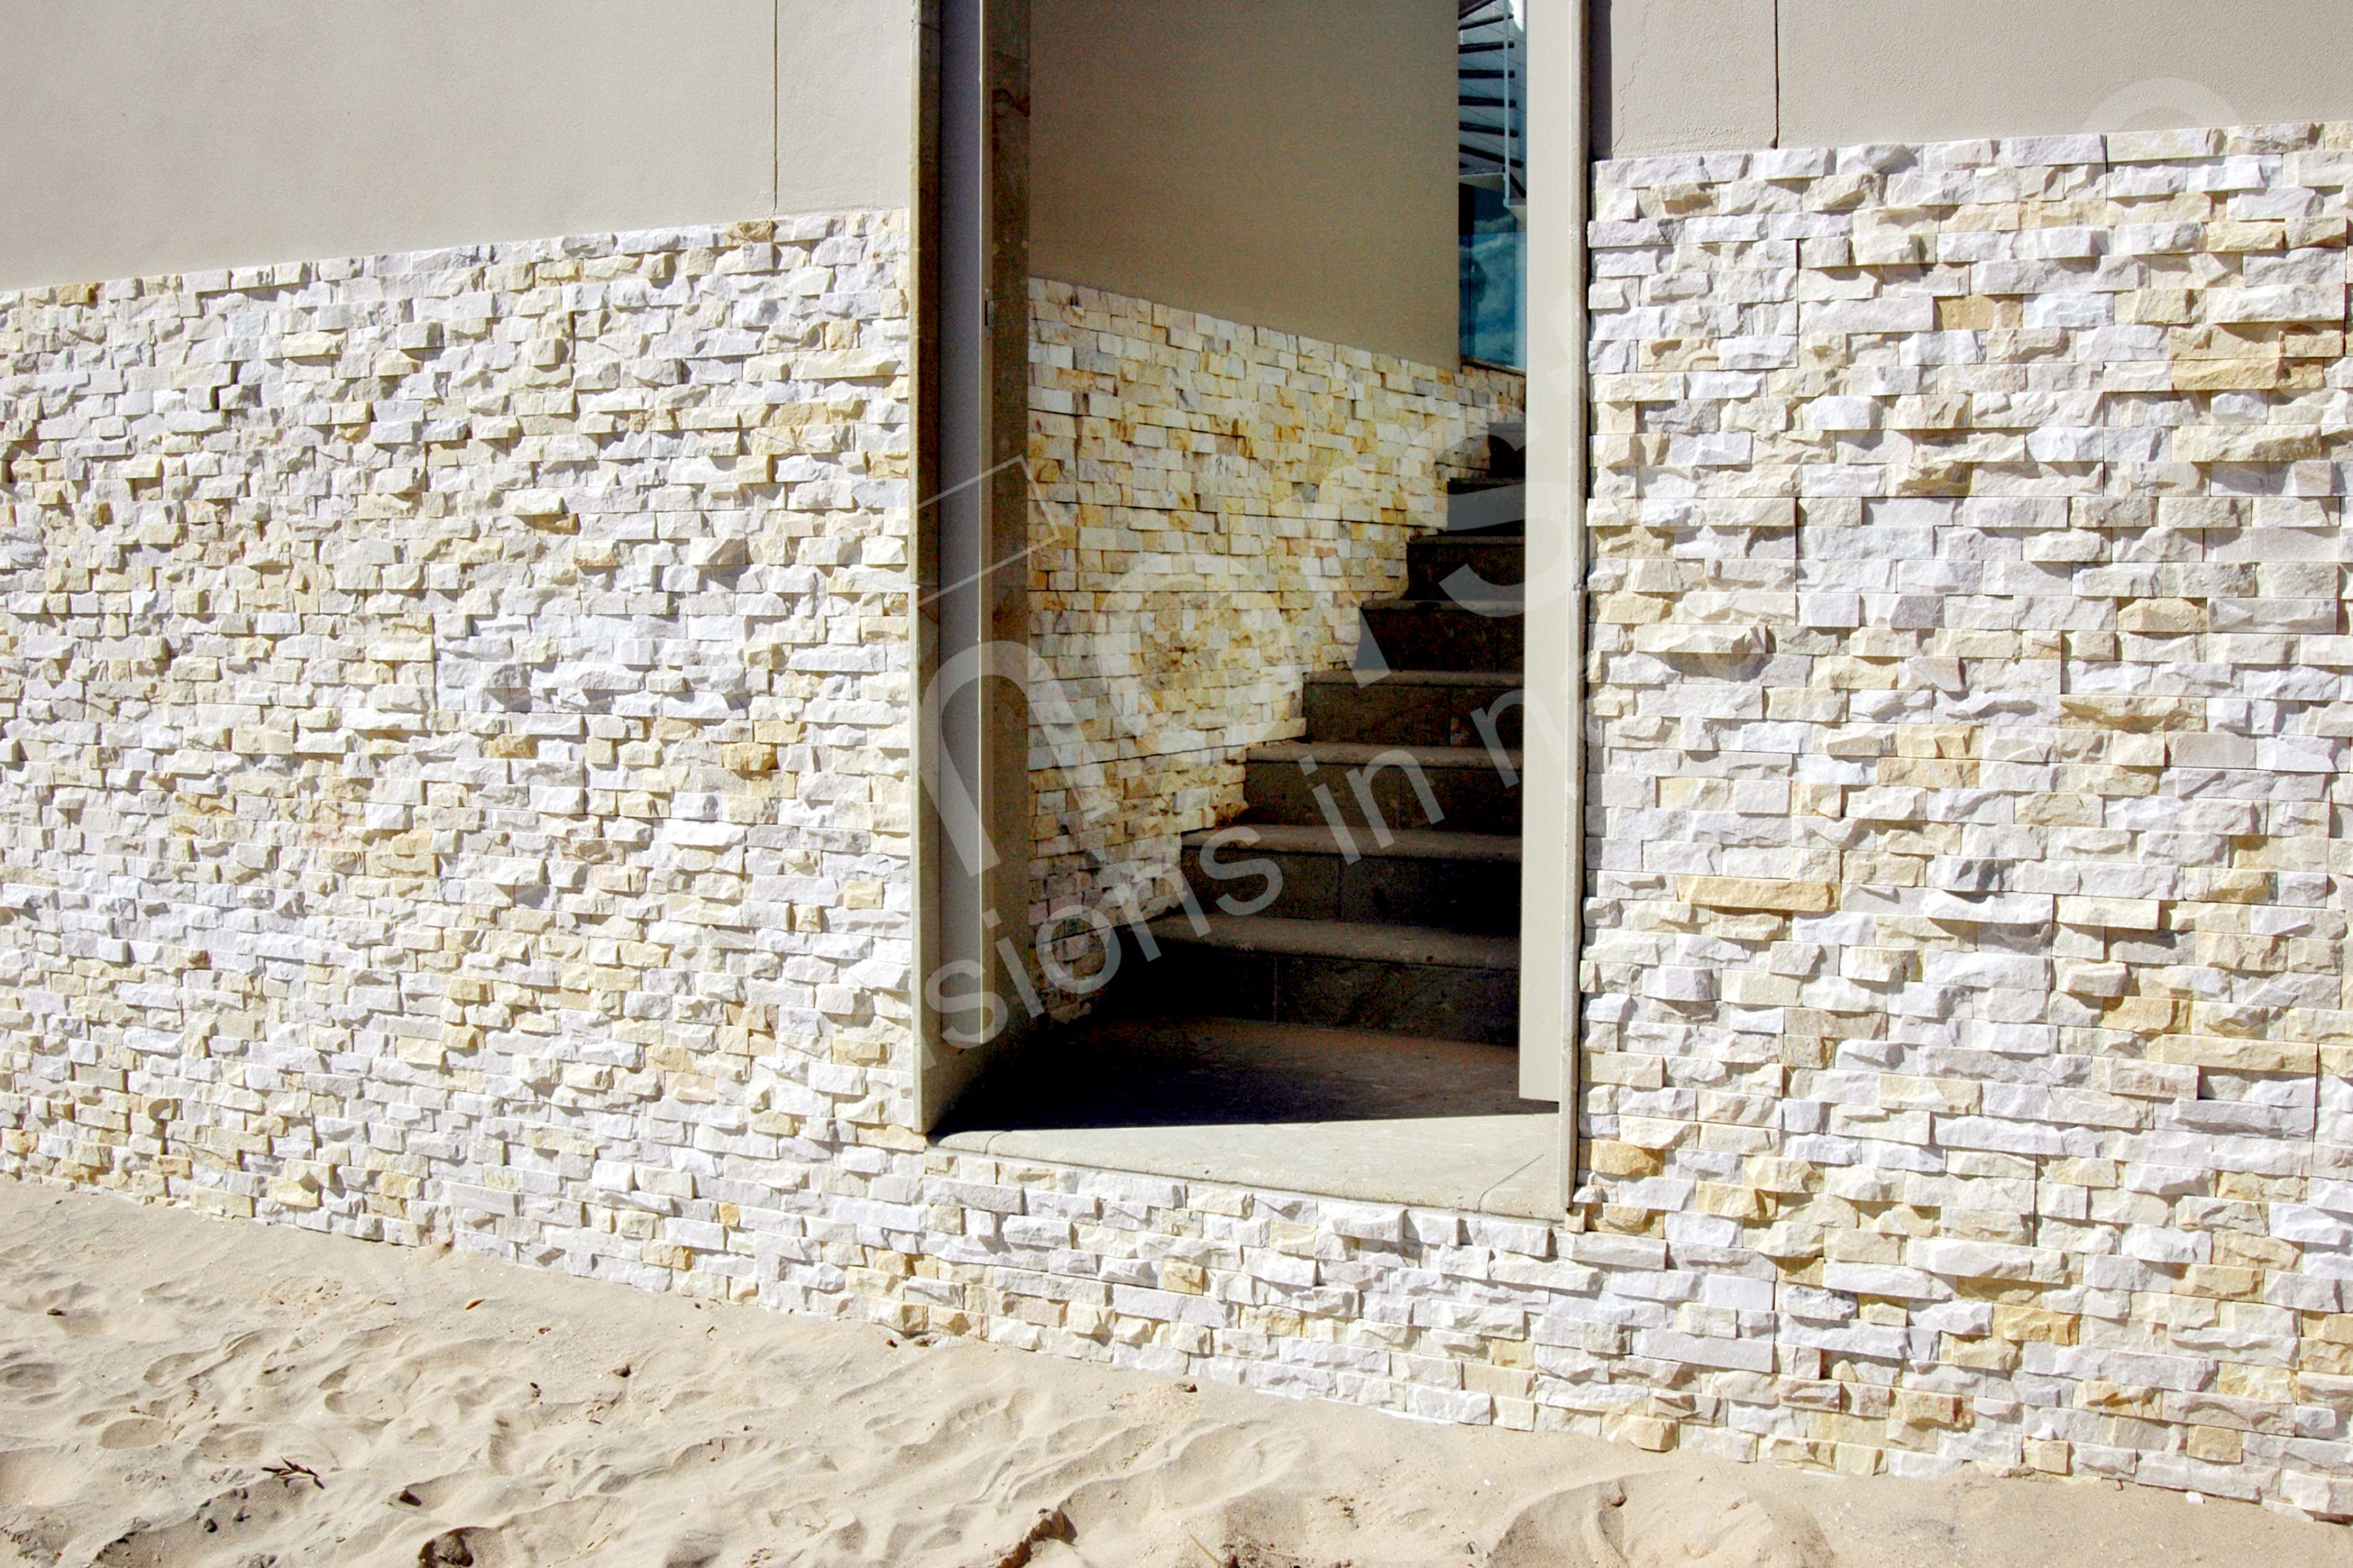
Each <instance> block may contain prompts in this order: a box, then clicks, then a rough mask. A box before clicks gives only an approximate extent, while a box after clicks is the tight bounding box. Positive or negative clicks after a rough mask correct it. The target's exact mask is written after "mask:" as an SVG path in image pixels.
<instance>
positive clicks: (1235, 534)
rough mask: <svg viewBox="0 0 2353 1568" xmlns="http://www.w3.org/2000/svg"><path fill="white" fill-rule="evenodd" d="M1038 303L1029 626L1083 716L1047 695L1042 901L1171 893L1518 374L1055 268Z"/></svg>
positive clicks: (1043, 904) (1498, 417) (1042, 722)
mask: <svg viewBox="0 0 2353 1568" xmlns="http://www.w3.org/2000/svg"><path fill="white" fill-rule="evenodd" d="M1030 322H1031V327H1030V333H1031V355H1030V369H1031V379H1030V397H1029V415H1030V437H1029V459H1030V478H1031V485H1030V496H1031V511H1030V542H1031V546H1032V549H1033V552H1034V553H1033V554H1032V555H1031V557H1030V584H1029V590H1030V628H1031V637H1032V639H1033V646H1034V647H1035V648H1036V650H1037V652H1038V654H1039V657H1040V658H1041V659H1042V661H1043V663H1044V665H1045V667H1046V668H1047V669H1049V670H1050V672H1051V673H1052V675H1053V676H1054V678H1055V682H1056V689H1057V691H1058V693H1059V697H1060V703H1059V705H1058V706H1059V716H1060V717H1065V718H1067V719H1068V720H1069V721H1070V722H1068V723H1058V722H1056V719H1057V717H1058V713H1057V711H1055V710H1047V709H1045V708H1044V707H1043V705H1040V707H1039V709H1034V710H1033V712H1032V723H1033V728H1032V737H1033V738H1032V742H1031V744H1032V766H1033V769H1034V770H1035V772H1034V784H1035V788H1036V801H1037V823H1038V827H1037V847H1036V855H1037V862H1036V867H1035V878H1034V887H1035V896H1036V899H1037V900H1038V902H1037V907H1036V909H1035V910H1033V919H1034V920H1040V921H1042V920H1043V919H1044V918H1045V917H1046V915H1047V914H1048V913H1049V912H1050V911H1052V910H1062V909H1067V908H1070V907H1072V906H1074V905H1075V906H1084V907H1088V908H1103V907H1106V906H1115V905H1117V904H1118V903H1119V902H1121V901H1122V900H1123V898H1124V896H1125V895H1130V894H1132V895H1133V896H1134V908H1136V909H1137V910H1141V911H1143V912H1147V913H1153V912H1157V911H1158V910H1161V909H1163V908H1166V906H1167V905H1168V904H1169V903H1170V902H1171V901H1172V900H1173V898H1174V896H1175V893H1176V889H1177V887H1178V885H1179V882H1180V879H1179V876H1178V872H1177V847H1178V840H1179V838H1180V837H1181V836H1182V835H1183V834H1185V833H1187V832H1190V831H1193V830H1195V829H1198V828H1204V827H1209V826H1215V825H1216V824H1217V823H1219V822H1220V821H1227V820H1230V819H1231V818H1232V817H1233V816H1236V815H1237V814H1239V813H1240V810H1241V806H1242V799H1241V790H1242V769H1241V757H1242V753H1243V752H1245V751H1247V750H1248V749H1249V748H1250V747H1251V746H1254V745H1259V744H1261V743H1263V742H1269V741H1276V740H1283V739H1288V738H1291V737H1295V736H1297V735H1299V734H1300V733H1302V732H1303V727H1304V726H1303V715H1302V710H1301V677H1302V676H1303V674H1304V673H1305V672H1307V671H1309V670H1314V669H1333V668H1345V667H1346V666H1347V665H1348V664H1349V663H1350V662H1351V660H1352V659H1353V658H1355V657H1356V642H1357V636H1358V630H1359V622H1358V618H1357V615H1356V609H1357V606H1358V605H1361V604H1363V603H1364V602H1365V601H1366V600H1367V599H1373V598H1378V597H1381V596H1382V595H1389V594H1394V593H1396V592H1398V589H1399V588H1400V587H1401V586H1402V584H1403V583H1404V581H1405V547H1406V542H1407V541H1408V540H1409V539H1410V538H1411V537H1412V536H1413V535H1414V534H1416V533H1417V532H1426V531H1430V530H1432V529H1438V528H1442V527H1443V526H1444V525H1445V517H1446V510H1445V509H1446V500H1445V491H1446V480H1447V479H1449V478H1451V477H1454V476H1458V475H1467V474H1469V473H1471V472H1472V471H1474V469H1475V468H1477V467H1478V466H1479V465H1480V464H1482V463H1483V455H1482V454H1480V453H1478V452H1476V451H1474V447H1475V446H1476V443H1477V438H1478V437H1482V436H1483V435H1484V434H1485V432H1486V430H1487V427H1488V426H1491V425H1493V424H1495V423H1498V422H1507V421H1516V420H1517V419H1519V418H1520V417H1521V408H1522V405H1523V401H1524V390H1523V389H1524V381H1523V378H1522V377H1520V376H1517V375H1514V374H1508V373H1504V372H1498V371H1491V370H1484V369H1481V368H1479V367H1475V366H1466V367H1464V368H1462V369H1461V370H1439V369H1435V368H1433V367H1431V366H1428V365H1419V364H1413V363H1409V362H1407V361H1403V360H1398V359H1395V358H1391V357H1389V356H1387V355H1381V354H1375V353H1366V352H1364V351H1362V350H1358V349H1350V348H1344V347H1341V346H1338V345H1335V344H1333V343H1326V342H1317V341H1315V340H1314V339H1312V338H1301V337H1297V336H1293V335H1292V334H1289V333H1284V332H1276V331H1270V330H1266V329H1262V328H1256V327H1250V326H1244V325H1241V324H1239V323H1237V322H1232V321H1219V320H1217V319H1216V318H1214V317H1208V316H1201V315H1196V314H1193V313H1191V312H1188V311H1184V310H1171V309H1169V308H1168V307H1166V306H1164V305H1155V304H1153V303H1151V302H1149V301H1147V300H1136V299H1132V298H1128V297H1126V296H1123V295H1118V294H1109V293H1104V292H1103V291H1101V290H1098V289H1085V288H1081V287H1078V286H1075V285H1072V284H1068V283H1058V282H1049V281H1045V280H1042V279H1041V280H1033V282H1032V284H1031V288H1030ZM1066 942H1067V943H1068V945H1070V946H1071V947H1072V948H1074V949H1092V950H1093V951H1094V952H1097V953H1099V952H1100V947H1099V944H1098V943H1097V942H1095V940H1094V939H1093V938H1092V937H1091V936H1087V935H1084V934H1082V935H1079V936H1077V937H1071V938H1066ZM1069 959H1070V962H1071V963H1074V964H1078V963H1083V955H1082V953H1079V952H1072V953H1071V954H1070V955H1069Z"/></svg>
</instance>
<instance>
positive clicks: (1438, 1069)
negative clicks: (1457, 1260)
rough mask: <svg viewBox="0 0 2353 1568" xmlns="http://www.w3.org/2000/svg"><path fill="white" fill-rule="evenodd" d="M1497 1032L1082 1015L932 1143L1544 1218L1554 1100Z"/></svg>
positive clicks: (1553, 1196) (991, 1086) (997, 1075)
mask: <svg viewBox="0 0 2353 1568" xmlns="http://www.w3.org/2000/svg"><path fill="white" fill-rule="evenodd" d="M1517 1079H1518V1064H1517V1062H1516V1060H1515V1059H1514V1055H1513V1053H1512V1052H1511V1051H1510V1050H1508V1049H1505V1048H1503V1047H1495V1046H1482V1045H1474V1044H1468V1043H1464V1042H1461V1041H1455V1040H1430V1039H1417V1038H1413V1037H1404V1036H1398V1035H1385V1034H1373V1033H1369V1032H1364V1031H1358V1030H1349V1029H1322V1028H1313V1027H1308V1026H1302V1025H1293V1024H1265V1023H1256V1022H1250V1021H1248V1020H1242V1019H1230V1018H1200V1017H1186V1018H1145V1019H1133V1020H1128V1019H1120V1020H1107V1021H1103V1022H1090V1023H1088V1024H1085V1025H1083V1026H1080V1027H1079V1028H1077V1029H1074V1030H1071V1031H1069V1032H1068V1033H1066V1034H1063V1035H1061V1036H1060V1037H1055V1038H1051V1039H1049V1040H1047V1041H1043V1042H1041V1043H1040V1044H1039V1046H1037V1047H1033V1048H1032V1049H1031V1050H1030V1051H1029V1052H1028V1053H1026V1054H1025V1055H1024V1056H1022V1057H1021V1058H1017V1059H1015V1060H1013V1061H1009V1062H1007V1063H1005V1064H1003V1065H1002V1066H1001V1067H1000V1068H998V1069H997V1070H996V1071H994V1072H992V1073H991V1075H990V1077H989V1079H988V1080H987V1081H986V1082H984V1083H983V1084H982V1085H981V1086H980V1088H979V1089H978V1090H977V1091H976V1094H975V1095H974V1096H973V1097H972V1098H971V1099H970V1100H968V1101H967V1102H966V1103H965V1105H963V1106H960V1107H958V1108H957V1112H956V1114H955V1116H954V1117H953V1118H952V1119H951V1120H950V1121H949V1122H948V1123H947V1126H946V1128H945V1129H944V1131H942V1132H941V1133H940V1134H939V1136H938V1138H937V1140H936V1141H937V1142H939V1143H940V1144H941V1145H942V1146H944V1147H946V1148H950V1149H960V1150H965V1151H967V1152H974V1153H987V1154H996V1155H1001V1156H1004V1157H1006V1158H1008V1159H1023V1160H1043V1161H1048V1162H1051V1163H1057V1164H1065V1165H1081V1166H1085V1167H1088V1168H1090V1169H1093V1170H1107V1171H1132V1172H1135V1173H1139V1174H1145V1175H1156V1176H1173V1177H1179V1178H1183V1179H1186V1180H1194V1181H1215V1182H1219V1183H1225V1184H1231V1185H1235V1186H1251V1187H1270V1188H1274V1189H1277V1190H1281V1191H1285V1192H1297V1193H1313V1194H1322V1195H1324V1196H1329V1197H1342V1198H1359V1199H1364V1200H1367V1201H1373V1202H1381V1203H1409V1204H1422V1205H1430V1206H1432V1207H1440V1208H1452V1209H1463V1210H1470V1211H1473V1212H1478V1213H1484V1214H1504V1215H1514V1216H1517V1217H1523V1218H1541V1217H1546V1216H1549V1215H1556V1214H1557V1213H1558V1212H1559V1205H1560V1191H1559V1179H1558V1177H1557V1175H1556V1170H1557V1166H1556V1152H1555V1148H1556V1141H1557V1138H1558V1116H1557V1112H1556V1108H1555V1107H1553V1106H1552V1105H1550V1104H1548V1103H1544V1102H1539V1101H1535V1100H1522V1099H1520V1098H1519V1096H1518V1093H1517Z"/></svg>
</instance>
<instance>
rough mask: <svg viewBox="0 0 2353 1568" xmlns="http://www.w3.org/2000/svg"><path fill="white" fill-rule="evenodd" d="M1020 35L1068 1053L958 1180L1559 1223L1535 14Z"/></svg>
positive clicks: (1160, 13) (1042, 670)
mask: <svg viewBox="0 0 2353 1568" xmlns="http://www.w3.org/2000/svg"><path fill="white" fill-rule="evenodd" d="M1030 16H1031V28H1032V31H1031V47H1030V51H1029V71H1030V76H1029V80H1030V87H1031V94H1030V102H1031V105H1032V119H1031V121H1030V126H1029V137H1030V156H1031V163H1030V168H1029V201H1030V206H1029V229H1028V235H1029V265H1030V270H1031V274H1032V276H1031V279H1030V289H1029V311H1030V332H1031V337H1030V342H1029V371H1030V381H1029V400H1030V401H1029V416H1030V426H1029V434H1030V441H1029V453H1028V458H1029V463H1028V469H1029V472H1028V477H1029V497H1030V518H1029V522H1030V540H1029V567H1030V574H1029V583H1028V592H1029V605H1030V611H1029V626H1030V638H1031V641H1030V647H1029V650H1028V653H1027V658H1029V663H1030V665H1031V668H1032V672H1033V673H1032V680H1033V683H1034V684H1033V685H1032V687H1031V689H1029V711H1030V714H1031V730H1030V734H1031V769H1030V782H1031V784H1032V787H1033V790H1034V799H1035V801H1036V812H1035V820H1036V826H1037V833H1036V837H1035V857H1034V861H1033V865H1032V867H1031V871H1032V879H1031V908H1030V910H1029V925H1030V928H1031V929H1033V930H1034V931H1036V932H1037V933H1038V935H1037V944H1036V953H1035V963H1033V964H1032V965H1031V966H1030V967H1029V970H1028V972H1027V973H1026V975H1017V976H1015V977H1014V984H1015V986H1016V988H1017V989H1019V990H1020V991H1021V992H1022V993H1023V994H1022V995H1021V996H1020V997H1019V998H1018V999H1017V1000H1014V1005H1015V1006H1017V1007H1018V1006H1020V1005H1028V1006H1029V1009H1030V1011H1031V1012H1032V1013H1033V1014H1034V1015H1039V1028H1038V1029H1037V1030H1036V1031H1035V1032H1034V1034H1033V1035H1032V1036H1031V1037H1029V1038H1028V1039H1027V1040H1025V1041H1023V1042H1022V1043H1021V1044H1020V1045H1019V1046H1018V1047H1017V1048H1012V1049H1008V1050H1006V1051H1004V1052H1003V1053H1001V1055H1000V1056H999V1058H997V1059H994V1060H991V1061H990V1062H989V1063H988V1064H987V1070H986V1071H985V1072H983V1073H980V1074H978V1075H977V1078H978V1081H977V1083H976V1086H975V1087H974V1088H973V1089H971V1090H970V1091H969V1092H966V1093H965V1094H964V1095H963V1096H962V1097H961V1098H960V1099H959V1100H957V1101H956V1103H955V1105H954V1107H953V1108H952V1110H950V1111H949V1112H948V1114H947V1115H946V1116H945V1118H944V1120H942V1121H940V1122H939V1123H938V1124H937V1126H936V1128H935V1130H934V1135H935V1137H936V1138H937V1140H938V1141H939V1142H941V1143H943V1144H944V1145H945V1146H947V1147H951V1148H956V1149H963V1150H968V1151H974V1152H987V1153H992V1154H997V1155H1004V1156H1008V1157H1020V1158H1025V1159H1034V1160H1044V1161H1053V1162H1059V1163H1071V1164H1077V1165H1083V1166H1089V1167H1094V1168H1108V1169H1116V1170H1127V1171H1135V1172H1143V1173H1158V1174H1165V1175H1170V1176H1182V1177H1195V1178H1206V1179H1215V1180H1220V1181H1233V1182H1247V1183H1250V1184H1261V1185H1266V1186H1272V1187H1278V1188H1285V1189H1290V1190H1294V1191H1305V1192H1317V1193H1325V1194H1339V1195H1348V1196H1357V1197H1365V1198H1377V1199H1383V1200H1387V1201H1409V1202H1419V1203H1429V1204H1434V1205H1447V1206H1453V1207H1461V1208H1474V1209H1484V1210H1490V1211H1495V1212H1507V1213H1513V1214H1519V1215H1535V1214H1539V1213H1545V1212H1556V1210H1557V1207H1558V1194H1559V1191H1560V1184H1559V1179H1558V1172H1557V1167H1556V1158H1557V1148H1558V1144H1559V1139H1558V1136H1557V1120H1558V1111H1557V1109H1556V1106H1555V1105H1554V1104H1553V1103H1552V1102H1550V1101H1547V1100H1526V1099H1523V1098H1521V1095H1520V1088H1521V1086H1522V1084H1523V1082H1524V1081H1525V1074H1524V1073H1523V1072H1522V1071H1521V1066H1520V1063H1519V1060H1518V1054H1517V1047H1518V1045H1519V1032H1520V1013H1521V1006H1520V977H1519V971H1520V962H1521V960H1520V919H1519V909H1520V884H1521V877H1522V870H1521V853H1520V830H1521V812H1520V804H1519V799H1520V774H1521V769H1522V754H1521V751H1520V747H1521V742H1522V738H1523V731H1524V729H1525V694H1524V686H1525V681H1524V674H1523V669H1524V666H1525V653H1524V650H1525V624H1524V616H1523V605H1522V603H1521V596H1522V593H1523V584H1524V583H1525V560H1526V549H1527V539H1526V524H1525V483H1524V477H1525V468H1524V462H1525V459H1524V456H1523V447H1524V437H1523V434H1522V431H1523V425H1522V419H1523V410H1524V408H1525V381H1524V378H1523V377H1522V375H1521V374H1520V373H1519V372H1518V370H1517V369H1516V368H1515V367H1516V364H1517V363H1518V362H1519V361H1520V360H1521V359H1522V358H1523V357H1524V354H1525V347H1524V344H1525V327H1524V324H1523V320H1522V319H1523V317H1524V315H1525V311H1524V310H1523V309H1522V307H1521V304H1520V300H1521V297H1522V295H1523V293H1524V291H1525V283H1524V281H1523V279H1522V275H1523V272H1524V256H1525V247H1524V244H1523V242H1522V241H1521V239H1520V237H1519V235H1520V230H1521V227H1522V226H1523V220H1524V218H1525V211H1526V195H1527V192H1526V176H1525V154H1524V152H1523V151H1522V148H1523V147H1524V142H1525V64H1524V60H1523V57H1522V53H1521V45H1520V41H1519V39H1520V35H1519V16H1518V12H1517V7H1516V4H1515V3H1514V0H1459V3H1458V4H1457V5H1453V6H1451V7H1446V6H1440V7H1427V8H1425V7H1418V6H1417V7H1403V6H1399V7H1371V6H1365V5H1360V4H1356V0H1289V3H1287V4H1285V5H1282V6H1269V7H1237V6H1234V5H1228V4H1219V3H1217V0H1164V3H1162V4H1158V5H1155V6H1153V7H1151V8H1149V10H1148V11H1139V10H1137V9H1135V8H1131V7H1122V6H1107V5H1101V4H1099V3H1096V0H1031V5H1030ZM1303 19H1312V20H1313V22H1314V26H1308V27H1305V28H1302V26H1300V24H1301V23H1302V21H1303ZM1491 111H1492V112H1491Z"/></svg>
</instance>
